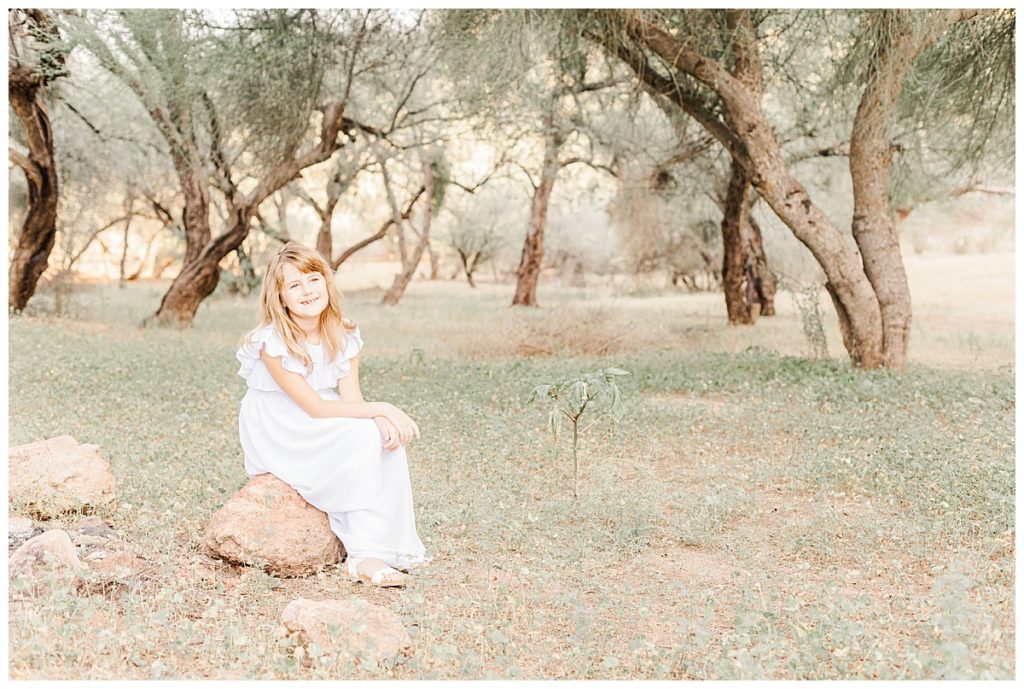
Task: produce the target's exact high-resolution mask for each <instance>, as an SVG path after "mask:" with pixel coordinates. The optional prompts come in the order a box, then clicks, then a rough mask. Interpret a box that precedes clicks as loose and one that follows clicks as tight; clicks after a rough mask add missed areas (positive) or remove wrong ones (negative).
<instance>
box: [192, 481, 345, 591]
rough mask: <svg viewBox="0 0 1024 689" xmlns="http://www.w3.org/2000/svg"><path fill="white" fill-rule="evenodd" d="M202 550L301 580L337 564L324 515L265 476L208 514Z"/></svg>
mask: <svg viewBox="0 0 1024 689" xmlns="http://www.w3.org/2000/svg"><path fill="white" fill-rule="evenodd" d="M203 547H204V549H205V551H206V552H207V553H208V554H210V555H213V556H214V557H219V558H222V559H224V560H228V561H230V562H236V563H239V564H245V565H256V566H258V567H263V568H264V569H265V570H267V571H268V572H270V573H272V574H277V575H281V576H302V575H305V574H312V573H313V572H316V571H318V570H320V569H323V568H324V567H326V566H329V565H333V564H335V563H338V562H340V561H341V559H342V557H343V556H344V554H345V548H344V546H342V544H341V541H339V540H338V537H337V536H335V535H334V532H333V531H331V527H330V524H329V523H328V520H327V515H326V514H325V513H323V512H321V511H320V510H318V509H316V508H315V507H313V506H312V505H310V504H309V503H308V502H306V501H305V500H303V499H302V496H301V495H299V494H298V493H297V492H295V490H294V489H293V488H292V487H291V486H289V485H288V484H286V483H284V482H283V481H281V480H280V479H278V478H276V477H275V476H273V475H271V474H260V475H259V476H257V477H255V478H254V479H252V480H251V481H249V483H247V484H246V485H245V487H244V488H242V489H241V490H240V491H238V492H237V493H235V495H234V496H232V497H231V498H230V499H229V500H228V501H227V502H226V503H225V504H224V506H223V507H221V508H220V509H219V510H217V512H215V513H214V515H213V517H212V518H211V519H210V525H209V526H208V527H207V528H206V534H205V536H204V538H203Z"/></svg>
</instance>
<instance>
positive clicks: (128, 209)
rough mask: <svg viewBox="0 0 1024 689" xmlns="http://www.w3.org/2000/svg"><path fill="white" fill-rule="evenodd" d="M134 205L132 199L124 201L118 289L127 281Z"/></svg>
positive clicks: (122, 287)
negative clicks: (129, 239)
mask: <svg viewBox="0 0 1024 689" xmlns="http://www.w3.org/2000/svg"><path fill="white" fill-rule="evenodd" d="M134 205H135V202H134V199H132V198H131V196H129V197H128V198H127V199H125V204H124V216H125V217H124V232H123V233H122V234H121V262H120V265H118V272H117V286H118V288H119V289H124V285H125V282H126V281H127V275H128V273H127V263H128V233H129V231H130V230H131V227H132V206H134Z"/></svg>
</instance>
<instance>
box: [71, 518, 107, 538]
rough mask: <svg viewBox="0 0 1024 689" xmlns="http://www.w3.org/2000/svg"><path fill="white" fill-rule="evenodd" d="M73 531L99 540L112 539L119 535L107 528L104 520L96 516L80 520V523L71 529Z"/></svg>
mask: <svg viewBox="0 0 1024 689" xmlns="http://www.w3.org/2000/svg"><path fill="white" fill-rule="evenodd" d="M71 530H72V531H79V532H81V533H83V534H86V535H87V536H97V537H99V538H112V537H114V536H116V535H117V531H115V530H114V529H112V528H110V527H109V526H107V524H106V523H105V522H104V521H103V520H102V519H100V518H99V517H97V516H95V515H92V516H89V517H84V518H83V519H79V520H78V523H77V524H75V525H74V526H73V527H71Z"/></svg>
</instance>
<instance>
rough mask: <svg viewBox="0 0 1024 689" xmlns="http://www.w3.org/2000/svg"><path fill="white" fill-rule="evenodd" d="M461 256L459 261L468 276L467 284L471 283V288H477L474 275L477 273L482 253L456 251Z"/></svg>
mask: <svg viewBox="0 0 1024 689" xmlns="http://www.w3.org/2000/svg"><path fill="white" fill-rule="evenodd" d="M455 251H456V252H457V253H458V254H459V261H461V262H462V272H464V273H465V274H466V282H468V283H469V286H470V287H473V288H476V282H475V281H474V280H473V273H475V272H476V267H477V263H478V261H479V259H480V252H479V251H475V252H472V253H467V252H466V251H465V250H464V249H456V250H455ZM456 275H458V273H456Z"/></svg>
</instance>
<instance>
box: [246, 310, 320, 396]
mask: <svg viewBox="0 0 1024 689" xmlns="http://www.w3.org/2000/svg"><path fill="white" fill-rule="evenodd" d="M264 347H265V348H266V350H267V354H269V355H270V356H274V357H278V356H279V357H281V365H282V366H283V367H284V369H285V370H286V371H292V372H294V373H298V374H300V375H303V376H305V375H306V374H307V371H306V367H305V365H303V363H302V361H301V360H299V359H297V358H296V357H295V356H294V355H293V354H292V353H291V352H289V351H288V347H286V346H285V344H284V340H282V339H281V336H280V335H278V334H277V331H276V330H275V329H274V326H272V325H267V326H265V327H263V328H260V329H259V330H256V331H254V332H252V333H251V334H250V335H249V337H248V341H247V342H245V343H243V344H242V346H241V347H240V348H239V349H238V351H237V352H235V358H236V359H238V361H239V363H241V364H242V365H241V367H240V368H239V369H238V375H240V376H242V377H243V378H245V381H246V383H248V384H249V387H250V388H256V389H257V390H268V391H272V390H280V389H281V386H279V385H278V384H277V382H276V381H275V380H274V378H273V376H271V375H270V371H268V370H267V367H266V366H264V365H263V361H261V360H260V350H262V349H263V348H264Z"/></svg>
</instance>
